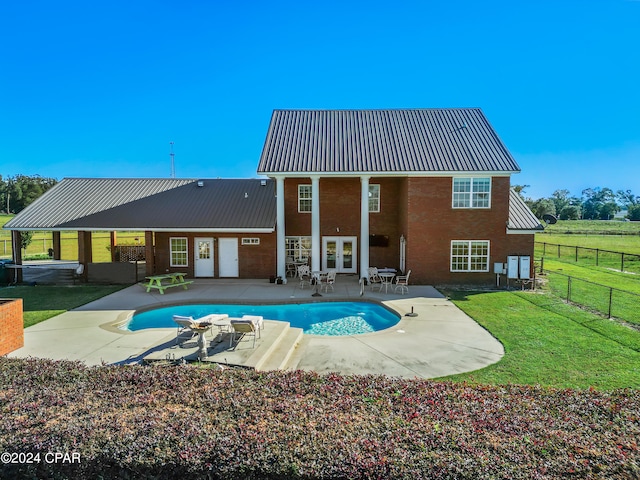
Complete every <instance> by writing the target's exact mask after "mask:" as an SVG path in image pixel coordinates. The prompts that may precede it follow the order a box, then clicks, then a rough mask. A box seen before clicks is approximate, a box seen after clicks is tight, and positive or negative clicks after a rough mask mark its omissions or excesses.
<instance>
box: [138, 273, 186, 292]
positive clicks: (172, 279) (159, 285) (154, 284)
mask: <svg viewBox="0 0 640 480" xmlns="http://www.w3.org/2000/svg"><path fill="white" fill-rule="evenodd" d="M185 275H186V273H180V272H176V273H164V274H162V275H151V276H149V277H145V279H146V280H147V283H144V284H143V285H142V286H143V287H147V292H150V291H151V289H152V288H156V289H158V291H159V292H160V294H161V295H164V291H165V289H167V288H171V287H179V286H182V287H183V288H184V289H185V290H187V285H189V284H190V283H193V280H185V279H184V276H185ZM167 281H168V282H167Z"/></svg>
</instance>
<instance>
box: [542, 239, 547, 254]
mask: <svg viewBox="0 0 640 480" xmlns="http://www.w3.org/2000/svg"><path fill="white" fill-rule="evenodd" d="M546 254H547V242H542V255H546Z"/></svg>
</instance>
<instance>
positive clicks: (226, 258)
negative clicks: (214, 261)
mask: <svg viewBox="0 0 640 480" xmlns="http://www.w3.org/2000/svg"><path fill="white" fill-rule="evenodd" d="M218 265H219V270H220V271H219V272H218V273H219V275H218V276H220V277H237V276H238V274H239V270H238V239H237V238H218Z"/></svg>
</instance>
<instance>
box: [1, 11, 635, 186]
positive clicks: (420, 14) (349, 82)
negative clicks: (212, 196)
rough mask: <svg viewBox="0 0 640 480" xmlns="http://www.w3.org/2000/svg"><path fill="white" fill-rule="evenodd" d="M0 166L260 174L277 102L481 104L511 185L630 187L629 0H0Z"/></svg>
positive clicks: (116, 173)
mask: <svg viewBox="0 0 640 480" xmlns="http://www.w3.org/2000/svg"><path fill="white" fill-rule="evenodd" d="M2 19H3V21H2V29H1V31H0V41H1V45H2V46H1V47H0V48H1V49H2V57H1V58H2V61H1V63H0V65H1V68H0V148H1V150H0V151H1V155H2V157H1V158H2V161H1V162H0V174H2V175H3V176H4V177H6V176H10V175H16V174H26V175H35V174H39V175H42V176H46V177H54V178H57V179H62V178H64V177H81V176H87V177H90V176H95V177H148V176H151V177H168V176H170V174H171V164H170V157H169V142H170V141H173V142H175V145H174V152H175V169H176V176H178V177H202V178H207V177H222V178H244V177H255V176H257V174H256V168H257V165H258V160H259V157H260V153H261V151H262V145H263V142H264V138H265V135H266V131H267V127H268V124H269V119H270V116H271V112H272V110H273V109H276V108H321V109H325V108H326V109H334V108H335V109H337V108H429V107H480V108H482V109H483V111H484V112H485V114H486V116H487V117H488V118H489V121H490V122H491V123H492V125H493V126H494V128H495V129H496V130H497V132H498V134H499V135H500V137H501V138H502V140H503V141H504V143H505V144H506V145H507V147H508V148H509V150H510V151H511V153H512V154H513V155H514V157H515V158H516V160H517V161H518V163H519V165H520V167H521V169H522V173H520V174H518V175H514V176H513V177H512V183H513V184H528V185H530V187H529V188H528V189H527V190H526V191H525V193H526V195H528V196H531V197H533V198H539V197H543V196H549V195H550V194H551V193H552V192H553V191H554V190H556V189H560V188H566V189H568V190H569V191H570V192H571V193H572V194H574V195H578V196H579V195H580V193H581V191H582V190H583V189H584V188H587V187H598V186H600V187H609V188H612V189H614V190H618V189H631V190H633V191H634V192H635V193H636V194H637V195H640V91H639V85H640V1H639V0H572V1H563V0H541V1H540V0H535V1H529V0H523V1H512V0H510V1H492V0H485V1H479V0H475V1H469V0H459V1H445V0H441V1H428V0H422V1H409V2H404V1H399V2H389V1H384V2H379V1H375V0H372V1H366V2H364V1H362V2H360V1H358V2H355V1H352V2H349V1H333V0H323V1H321V2H315V1H314V2H306V1H289V2H287V1H277V0H269V1H231V0H229V1H214V0H212V1H204V0H202V1H194V0H181V1H166V0H156V1H150V0H140V1H120V0H112V1H109V2H94V1H82V2H81V1H76V0H73V1H65V0H61V1H59V2H51V1H49V0H47V1H41V0H33V1H31V0H29V1H12V2H5V3H4V4H3V7H2Z"/></svg>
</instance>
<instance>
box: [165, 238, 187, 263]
mask: <svg viewBox="0 0 640 480" xmlns="http://www.w3.org/2000/svg"><path fill="white" fill-rule="evenodd" d="M172 240H184V243H185V246H186V250H185V252H184V253H185V262H186V263H184V264H182V263H179V264H178V263H173V252H174V250H173V248H172V245H171V241H172ZM176 253H183V252H182V251H177V250H176ZM169 266H170V267H188V266H189V238H188V237H169Z"/></svg>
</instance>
